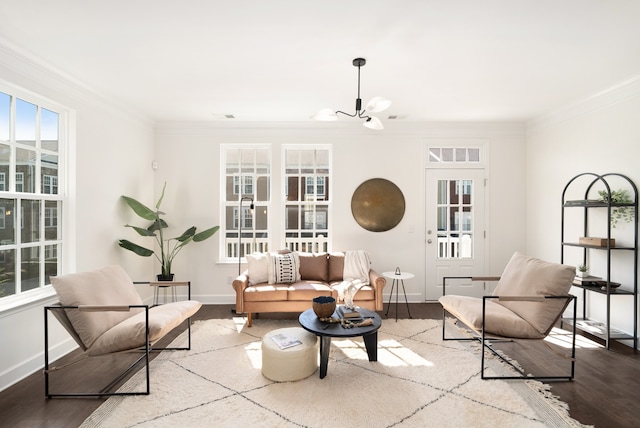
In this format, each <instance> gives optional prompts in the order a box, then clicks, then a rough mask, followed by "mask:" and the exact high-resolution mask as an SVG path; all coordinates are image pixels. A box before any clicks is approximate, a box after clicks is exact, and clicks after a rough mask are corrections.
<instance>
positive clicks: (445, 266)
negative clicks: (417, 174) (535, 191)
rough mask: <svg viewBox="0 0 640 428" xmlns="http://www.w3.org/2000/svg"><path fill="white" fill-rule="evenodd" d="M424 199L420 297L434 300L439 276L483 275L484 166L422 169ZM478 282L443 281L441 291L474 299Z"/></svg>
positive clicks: (478, 293)
mask: <svg viewBox="0 0 640 428" xmlns="http://www.w3.org/2000/svg"><path fill="white" fill-rule="evenodd" d="M425 200H426V204H425V206H426V213H425V221H426V225H425V226H426V227H425V230H426V232H427V236H426V251H425V254H426V258H427V259H426V261H425V269H426V272H425V278H426V292H425V296H426V300H437V299H438V297H440V296H442V278H443V277H445V276H448V277H450V276H463V277H468V276H482V275H484V271H485V228H484V220H485V219H484V212H485V210H484V206H485V174H484V170H483V169H427V172H426V199H425ZM488 285H490V284H488ZM483 286H484V285H483V284H477V283H475V284H473V286H472V283H471V281H469V280H448V281H447V289H446V293H447V294H460V295H466V296H476V297H478V296H481V295H482V294H484V291H483Z"/></svg>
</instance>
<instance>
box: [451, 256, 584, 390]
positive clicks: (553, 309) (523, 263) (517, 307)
mask: <svg viewBox="0 0 640 428" xmlns="http://www.w3.org/2000/svg"><path fill="white" fill-rule="evenodd" d="M454 278H458V279H459V278H461V277H445V278H444V279H443V296H442V297H440V299H439V301H440V303H441V304H442V308H443V323H442V338H443V340H461V339H458V338H450V337H446V332H445V330H446V328H445V322H446V318H447V316H446V315H447V314H450V315H452V316H453V317H454V318H455V319H457V320H459V321H460V322H462V323H463V324H464V325H465V326H466V327H467V328H468V329H470V330H471V332H472V335H473V338H472V339H470V340H479V341H480V342H481V344H482V355H481V363H480V368H481V377H482V379H496V378H500V379H505V378H507V379H522V378H527V379H530V378H533V379H539V380H547V381H552V380H572V379H573V376H574V367H575V343H576V330H575V316H576V299H575V297H574V296H572V295H571V294H569V290H570V288H571V284H572V283H573V279H574V278H575V268H574V267H571V266H566V265H561V264H557V263H550V262H546V261H542V260H539V259H536V258H533V257H529V256H526V255H524V254H521V253H517V252H516V253H515V254H514V255H513V256H512V257H511V260H510V261H509V263H508V264H507V266H506V268H505V270H504V272H503V273H502V275H501V276H500V277H465V278H467V279H470V280H472V281H490V280H497V281H498V285H497V286H496V288H495V290H494V292H493V294H492V295H490V296H484V297H481V298H477V297H469V296H458V295H447V294H446V282H447V280H450V279H454ZM571 302H573V328H572V348H571V356H570V357H569V358H570V366H571V368H570V373H569V374H566V375H565V374H561V375H555V374H553V375H540V376H531V375H527V374H526V373H525V372H524V371H523V370H522V369H521V368H519V367H517V366H516V365H514V364H512V363H511V362H510V361H509V360H508V359H507V358H504V357H503V355H502V354H501V353H499V352H497V351H496V350H495V349H494V347H493V346H492V342H496V341H502V340H510V341H511V340H542V339H544V338H546V337H547V336H548V335H549V333H550V332H551V330H552V329H553V327H554V326H555V325H556V323H557V322H558V320H559V319H560V318H561V316H562V314H563V312H564V311H565V309H566V308H567V306H568V305H569V303H571ZM462 340H469V339H462ZM485 349H486V350H488V351H491V352H492V353H493V354H494V355H496V356H497V357H498V358H500V359H501V360H503V361H504V362H506V363H507V364H509V365H511V366H512V367H513V368H514V369H515V370H516V371H517V372H518V373H519V375H515V376H487V375H485V352H484V350H485Z"/></svg>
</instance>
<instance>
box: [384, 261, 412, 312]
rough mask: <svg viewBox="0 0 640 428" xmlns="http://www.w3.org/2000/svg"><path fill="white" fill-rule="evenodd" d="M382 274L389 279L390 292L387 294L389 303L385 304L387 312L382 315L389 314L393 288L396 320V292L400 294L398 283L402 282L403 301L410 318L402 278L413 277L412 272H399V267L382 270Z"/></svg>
mask: <svg viewBox="0 0 640 428" xmlns="http://www.w3.org/2000/svg"><path fill="white" fill-rule="evenodd" d="M382 276H384V277H385V278H388V279H391V280H392V282H391V293H390V294H389V303H388V304H387V312H385V314H384V316H385V317H386V316H387V315H389V308H390V307H391V298H392V297H393V289H394V288H395V290H396V322H397V321H398V294H400V290H399V288H400V285H401V284H402V293H403V294H404V302H405V303H406V305H407V312H408V313H409V318H412V316H411V311H410V310H409V301H408V300H407V292H406V290H405V289H404V280H405V279H411V278H413V277H415V275H414V274H412V273H409V272H400V269H396V270H395V272H382Z"/></svg>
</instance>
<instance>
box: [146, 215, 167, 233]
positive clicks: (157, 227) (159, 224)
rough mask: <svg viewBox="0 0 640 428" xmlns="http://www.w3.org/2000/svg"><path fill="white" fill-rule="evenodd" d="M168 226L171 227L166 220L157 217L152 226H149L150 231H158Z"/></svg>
mask: <svg viewBox="0 0 640 428" xmlns="http://www.w3.org/2000/svg"><path fill="white" fill-rule="evenodd" d="M167 227H169V225H168V224H167V222H166V221H164V220H163V219H161V218H158V219H156V221H154V222H153V223H152V224H151V226H149V228H148V229H149V231H151V232H156V231H157V230H160V228H163V229H166V228H167Z"/></svg>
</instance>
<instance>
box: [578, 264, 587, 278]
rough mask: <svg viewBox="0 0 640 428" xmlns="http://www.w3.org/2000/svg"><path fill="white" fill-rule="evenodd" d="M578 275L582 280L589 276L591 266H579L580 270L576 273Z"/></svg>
mask: <svg viewBox="0 0 640 428" xmlns="http://www.w3.org/2000/svg"><path fill="white" fill-rule="evenodd" d="M576 275H577V276H579V277H580V278H586V277H588V276H589V266H587V265H585V264H581V265H580V266H578V270H577V272H576Z"/></svg>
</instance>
